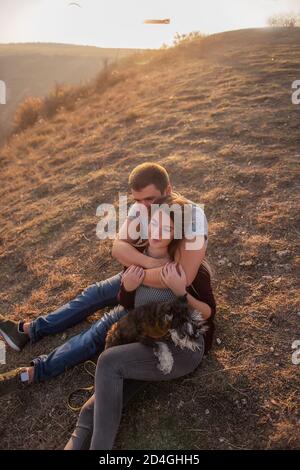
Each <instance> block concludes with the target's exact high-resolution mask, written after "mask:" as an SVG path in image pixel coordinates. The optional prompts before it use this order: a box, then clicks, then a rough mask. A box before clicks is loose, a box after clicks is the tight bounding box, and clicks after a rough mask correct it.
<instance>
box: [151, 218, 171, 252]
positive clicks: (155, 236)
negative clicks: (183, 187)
mask: <svg viewBox="0 0 300 470" xmlns="http://www.w3.org/2000/svg"><path fill="white" fill-rule="evenodd" d="M173 238H174V224H173V221H172V219H171V217H170V216H169V215H168V214H166V213H165V212H164V211H162V210H157V211H155V212H154V214H153V216H152V218H151V219H150V222H149V224H148V241H149V245H150V246H153V247H156V248H164V247H166V246H168V245H169V244H170V242H171V241H172V240H173Z"/></svg>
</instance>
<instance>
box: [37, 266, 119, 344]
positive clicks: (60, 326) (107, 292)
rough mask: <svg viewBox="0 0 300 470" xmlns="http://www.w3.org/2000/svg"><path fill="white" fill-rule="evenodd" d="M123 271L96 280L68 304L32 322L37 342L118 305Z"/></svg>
mask: <svg viewBox="0 0 300 470" xmlns="http://www.w3.org/2000/svg"><path fill="white" fill-rule="evenodd" d="M121 275H122V273H119V274H116V275H115V276H113V277H111V278H109V279H106V280H104V281H100V282H96V283H95V284H92V285H90V286H88V287H87V288H86V289H84V291H83V292H82V293H81V294H80V295H78V296H77V297H75V299H73V300H71V301H70V302H68V303H67V304H65V305H63V306H62V307H60V308H58V309H57V310H55V311H54V312H52V313H49V314H48V315H45V316H40V317H38V318H37V319H35V320H33V321H32V322H31V324H30V329H29V336H30V340H31V342H32V343H35V342H36V341H38V340H39V339H41V338H43V337H44V336H47V335H50V334H55V333H60V332H61V331H64V330H66V329H67V328H70V327H72V326H74V325H76V324H77V323H80V322H81V321H83V320H84V319H85V318H86V317H88V316H89V315H91V314H92V313H95V312H96V311H97V310H99V309H101V308H104V307H114V306H116V305H118V301H117V294H118V292H119V289H120V285H121Z"/></svg>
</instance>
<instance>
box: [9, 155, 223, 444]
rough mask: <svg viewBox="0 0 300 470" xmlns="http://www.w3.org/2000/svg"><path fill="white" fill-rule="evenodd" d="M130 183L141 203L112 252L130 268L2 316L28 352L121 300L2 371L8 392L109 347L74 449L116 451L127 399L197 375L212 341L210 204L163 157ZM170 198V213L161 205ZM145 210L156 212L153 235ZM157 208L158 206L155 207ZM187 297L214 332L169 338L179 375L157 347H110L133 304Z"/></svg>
mask: <svg viewBox="0 0 300 470" xmlns="http://www.w3.org/2000/svg"><path fill="white" fill-rule="evenodd" d="M129 188H130V190H131V193H132V196H133V198H134V199H135V201H136V203H135V204H133V206H132V207H131V209H130V211H129V214H128V217H127V219H126V221H125V223H124V224H123V226H122V227H121V228H120V231H119V234H118V236H117V237H116V239H115V240H114V244H113V249H112V256H113V257H114V258H116V259H117V260H118V261H119V262H120V263H121V264H122V265H123V266H124V270H123V272H120V273H118V274H116V275H115V276H113V277H111V278H109V279H107V280H104V281H100V282H96V283H95V284H93V285H90V286H89V287H87V288H86V289H85V290H84V291H83V292H82V293H81V294H80V295H79V296H78V297H76V298H75V299H73V300H71V301H70V302H69V303H67V304H65V305H63V306H62V307H60V308H58V309H57V310H56V311H54V312H52V313H50V314H48V315H45V316H40V317H38V318H37V319H35V320H33V321H31V322H26V321H19V322H14V321H13V320H9V319H6V318H5V317H0V335H2V336H3V338H4V340H5V341H6V343H7V344H8V345H9V346H10V347H12V348H13V349H15V350H17V351H21V350H22V349H23V347H24V346H25V345H26V343H27V342H28V341H31V342H32V343H34V342H36V341H38V340H40V339H41V338H43V337H45V336H47V335H49V334H55V333H59V332H62V331H64V330H65V329H67V328H70V327H72V326H73V325H75V324H77V323H79V322H81V321H82V320H84V319H85V318H86V317H87V316H89V315H91V314H93V313H94V312H96V311H97V310H99V309H101V308H104V307H108V306H109V307H113V308H112V310H111V311H110V312H109V313H105V314H104V315H103V316H102V318H101V319H100V320H99V321H97V322H96V323H94V324H93V325H92V326H91V327H90V328H89V329H87V330H85V331H83V332H82V333H81V334H79V335H76V336H74V337H72V338H71V339H70V340H68V341H67V342H66V343H64V344H63V345H61V346H59V347H58V348H56V349H55V350H54V351H52V352H51V353H50V354H48V355H42V356H39V357H37V358H35V359H33V361H32V362H31V364H30V366H29V367H22V368H18V369H16V370H13V371H11V372H8V373H5V374H2V375H0V397H1V396H3V395H5V394H7V393H11V392H13V391H15V390H19V389H24V388H25V387H28V385H29V384H31V383H34V382H40V381H44V380H47V379H50V378H51V377H55V376H57V375H59V374H60V373H62V372H64V371H65V370H66V369H67V368H70V367H72V366H74V365H75V364H78V363H81V362H84V361H85V360H87V359H90V358H93V357H94V356H95V355H99V354H100V355H99V358H98V362H97V369H96V376H95V393H94V395H93V396H92V397H91V398H90V399H89V400H88V401H87V402H86V404H85V405H84V406H83V408H82V410H81V413H80V415H79V418H78V421H77V424H76V427H75V430H74V432H73V433H72V436H71V438H70V440H69V442H68V443H67V445H66V447H65V449H66V450H79V449H97V450H102V449H106V450H109V449H112V448H113V444H114V440H115V437H116V434H117V430H118V426H119V423H120V419H121V413H122V406H125V405H126V404H127V403H128V401H129V400H130V398H131V397H132V396H133V394H134V393H135V392H136V391H137V390H138V389H139V388H140V387H141V385H144V384H145V383H146V382H147V381H148V382H149V381H160V380H171V379H174V378H178V377H181V376H184V375H186V374H189V373H191V372H192V371H194V370H195V368H196V367H197V366H198V365H199V364H200V362H201V360H202V358H203V355H204V354H206V353H207V352H208V351H209V349H210V347H211V344H212V338H213V332H214V323H213V319H214V315H215V311H216V304H215V299H214V295H213V292H212V288H211V271H210V267H209V264H208V263H207V261H206V259H205V252H206V248H207V242H208V232H207V221H206V217H205V214H204V212H203V210H202V209H201V207H200V206H197V205H196V204H194V203H192V202H191V201H189V200H186V199H184V198H183V197H181V196H180V195H178V194H175V193H174V192H173V191H172V187H171V184H170V181H169V176H168V173H167V171H166V170H165V169H164V168H163V167H162V166H160V165H157V164H153V163H144V164H141V165H138V166H137V167H136V168H135V169H134V170H133V171H132V173H131V174H130V176H129ZM160 204H162V205H161V206H160V207H161V208H162V210H158V209H157V207H159V205H160ZM141 205H142V206H141ZM139 207H146V208H147V209H148V214H149V216H148V218H147V227H146V229H147V233H146V232H145V223H144V220H143V219H142V218H141V212H143V211H140V212H139V210H138V209H139ZM186 207H188V209H189V211H188V213H189V216H188V217H187V218H185V217H184V211H183V209H184V208H186ZM153 208H156V210H152V211H151V209H153ZM170 208H171V210H168V209H170ZM162 215H163V216H162ZM177 216H178V217H177ZM178 221H179V222H178ZM178 223H179V224H181V226H182V235H183V236H182V238H177V237H176V236H175V233H176V230H177V228H178ZM133 226H135V227H137V228H138V229H139V230H140V234H141V233H142V234H143V235H142V237H141V236H140V237H133V236H132V234H133V233H134V230H132V229H133ZM183 296H184V297H185V301H187V302H188V304H189V305H190V306H191V308H192V309H194V310H197V311H198V312H201V314H202V317H203V318H204V319H205V320H207V325H208V330H207V331H206V333H205V334H204V335H203V337H202V346H201V347H200V348H199V349H198V350H196V351H191V350H190V349H181V348H180V347H178V346H175V345H174V343H173V342H172V341H171V339H168V340H167V342H168V346H169V349H170V350H171V352H172V355H173V359H174V365H173V368H172V370H171V372H170V373H169V374H164V373H163V372H162V371H161V370H159V368H158V367H157V357H156V356H155V355H154V354H153V350H152V348H151V347H150V346H146V345H144V344H141V343H137V342H136V343H131V344H125V345H120V346H114V347H112V348H110V349H107V350H105V351H104V347H105V337H106V334H107V332H108V330H109V329H110V327H111V326H112V325H113V323H115V322H116V321H118V320H119V319H120V318H121V317H122V316H124V315H126V314H127V313H128V309H129V308H133V307H137V306H139V305H145V304H147V303H150V302H153V301H155V302H161V301H166V300H171V299H175V298H176V297H183Z"/></svg>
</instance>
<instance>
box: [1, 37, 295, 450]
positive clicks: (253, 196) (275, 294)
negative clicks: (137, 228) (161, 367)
mask: <svg viewBox="0 0 300 470" xmlns="http://www.w3.org/2000/svg"><path fill="white" fill-rule="evenodd" d="M299 41H300V30H299V29H295V30H293V31H291V30H264V29H263V30H243V31H235V32H229V33H224V34H218V35H214V36H211V37H208V38H206V39H204V40H197V41H194V42H193V43H190V44H187V45H182V46H179V47H177V48H175V49H171V50H166V51H157V52H156V53H154V52H152V53H149V54H145V55H143V57H142V59H141V60H139V61H137V60H136V59H134V60H135V61H136V63H135V62H134V60H132V62H131V63H130V62H128V63H127V64H126V65H124V66H123V67H122V66H120V67H119V68H118V69H117V70H116V71H115V72H114V76H115V77H116V76H117V77H118V80H115V82H114V86H111V87H104V88H103V90H104V91H102V92H101V93H100V92H98V93H95V94H93V95H91V96H89V97H87V98H86V99H85V100H81V101H80V102H79V103H77V104H76V109H75V110H74V111H72V112H65V111H62V112H60V113H59V114H57V115H56V116H55V117H54V118H53V119H52V120H50V121H41V122H40V123H38V124H37V125H35V126H34V127H33V128H31V129H28V130H27V131H26V132H24V133H22V134H19V135H16V136H14V137H13V138H12V140H11V142H10V144H9V145H8V146H7V147H5V148H3V149H2V151H1V152H0V153H1V156H0V165H1V180H2V182H1V187H0V198H1V202H2V204H1V209H0V217H1V233H0V237H1V239H0V263H1V278H0V292H1V296H0V310H1V312H2V313H4V314H7V315H11V316H13V317H14V318H16V319H18V318H26V319H32V318H35V317H36V316H38V315H39V314H43V313H46V312H49V311H51V310H53V309H55V308H57V307H58V306H59V305H61V304H62V303H64V302H66V301H68V300H69V299H70V298H72V296H75V295H76V294H77V293H78V292H79V291H80V290H81V289H83V288H84V287H86V286H87V285H88V284H90V283H93V282H95V281H96V280H101V279H104V278H106V277H108V276H109V275H112V274H113V273H115V272H116V271H117V270H120V266H119V265H118V264H117V263H116V262H112V261H111V259H110V252H109V250H110V246H111V242H110V241H107V242H103V241H101V242H100V241H99V240H98V239H97V238H96V234H95V228H96V223H97V221H98V219H97V218H96V215H95V214H96V208H97V206H98V205H99V204H100V203H102V202H117V199H118V192H119V191H121V192H124V191H126V184H127V174H128V173H129V171H130V170H131V169H132V168H133V167H134V166H135V165H136V164H138V163H140V162H143V161H146V160H153V161H156V162H160V163H161V164H163V165H164V166H166V168H167V169H168V171H169V172H170V175H171V178H172V181H173V183H174V187H175V190H178V191H180V192H182V193H183V194H184V195H185V196H187V197H189V198H190V199H192V200H194V201H196V202H201V203H204V204H205V212H206V215H207V218H208V222H209V244H208V258H209V260H210V261H211V263H212V265H213V267H214V271H215V274H214V282H213V286H214V289H215V293H216V300H217V307H218V310H217V333H216V337H218V338H219V339H220V341H219V342H218V343H217V342H216V343H215V347H214V350H213V353H212V354H211V355H210V356H209V357H208V358H206V359H205V360H204V361H203V364H202V366H201V367H200V368H199V369H198V370H197V371H195V373H194V374H192V375H191V376H190V377H186V378H185V379H180V380H176V381H173V382H166V383H159V384H156V383H151V384H149V386H148V387H147V388H146V389H145V390H143V391H142V392H141V394H140V395H139V396H138V397H137V399H136V400H135V403H134V405H131V406H130V405H129V407H128V409H127V410H126V413H124V417H123V420H122V423H121V427H120V432H119V434H118V437H117V441H116V448H118V449H134V448H140V449H170V448H171V449H184V448H188V449H206V448H208V449H215V448H225V449H235V448H238V449H239V448H241V449H247V448H248V449H259V448H295V447H299V445H300V436H299V420H300V416H299V393H298V392H299V366H296V365H294V364H292V360H291V354H292V349H291V344H292V341H294V340H295V339H300V337H299V334H300V332H299V316H297V312H299V310H300V309H299V299H298V297H297V290H296V288H297V274H296V267H297V266H299V258H297V252H296V248H297V244H296V240H297V236H298V235H299V211H298V208H297V204H296V198H295V191H296V187H297V182H298V181H299V173H297V171H298V169H299V167H298V166H297V165H298V161H299V148H300V147H299V145H300V134H299V127H300V125H299V123H300V121H299V112H300V108H299V107H297V106H295V105H292V103H291V93H290V90H291V82H292V81H293V80H295V79H297V78H298V79H299V78H300V77H299V76H298V75H297V74H298V70H299V67H298V65H299V63H300V50H299ZM297 263H298V264H297ZM99 315H101V313H99ZM99 315H95V316H94V317H93V318H92V319H91V321H94V320H95V318H98V317H99ZM86 326H87V324H85V325H78V327H76V328H74V329H72V331H67V332H66V333H65V334H64V335H56V336H55V337H52V338H49V339H46V340H43V341H41V342H39V343H37V344H35V345H32V346H30V347H28V348H27V349H26V350H25V352H24V354H22V356H20V355H17V354H14V353H12V352H9V353H8V363H7V365H6V366H5V367H4V366H2V370H6V369H9V368H12V367H14V366H16V365H20V364H27V363H28V362H29V360H30V359H31V358H32V357H35V356H36V355H38V354H42V353H47V352H49V351H50V350H51V349H52V348H54V347H56V346H57V345H58V344H61V343H62V342H63V341H65V339H66V338H68V337H70V336H72V335H73V334H75V333H76V332H79V331H81V330H82V329H83V327H86ZM88 382H89V379H88V377H87V376H86V375H85V373H84V372H83V367H82V366H78V367H76V368H75V369H72V370H70V371H68V372H67V373H66V374H65V375H64V376H62V377H60V378H57V379H55V380H52V381H51V382H49V383H48V384H40V385H37V386H34V387H32V388H31V389H30V391H29V390H28V391H26V392H24V393H23V394H17V396H16V395H14V396H12V397H9V398H7V399H3V400H2V401H1V408H2V413H1V416H0V420H1V423H0V428H1V430H2V437H1V447H2V448H5V449H7V448H47V449H55V448H62V447H63V446H64V444H65V443H66V442H67V439H68V436H69V433H70V431H71V430H72V429H73V427H74V424H75V421H76V416H75V415H74V413H73V412H71V411H70V410H68V409H67V407H66V397H67V395H68V393H70V392H71V391H72V390H74V389H75V388H77V387H78V386H80V385H83V384H87V383H88ZM206 410H209V411H206ZM179 423H180V425H179Z"/></svg>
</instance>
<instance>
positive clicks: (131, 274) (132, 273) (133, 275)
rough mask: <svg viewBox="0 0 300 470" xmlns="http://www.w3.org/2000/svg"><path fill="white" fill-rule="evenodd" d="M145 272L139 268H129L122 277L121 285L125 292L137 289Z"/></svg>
mask: <svg viewBox="0 0 300 470" xmlns="http://www.w3.org/2000/svg"><path fill="white" fill-rule="evenodd" d="M144 277H145V271H144V269H143V268H141V267H140V266H134V265H132V266H129V268H127V269H126V271H125V272H124V274H123V276H122V283H123V285H124V287H125V290H127V292H130V291H133V290H135V289H137V288H138V287H139V286H140V285H141V284H142V282H143V279H144Z"/></svg>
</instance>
